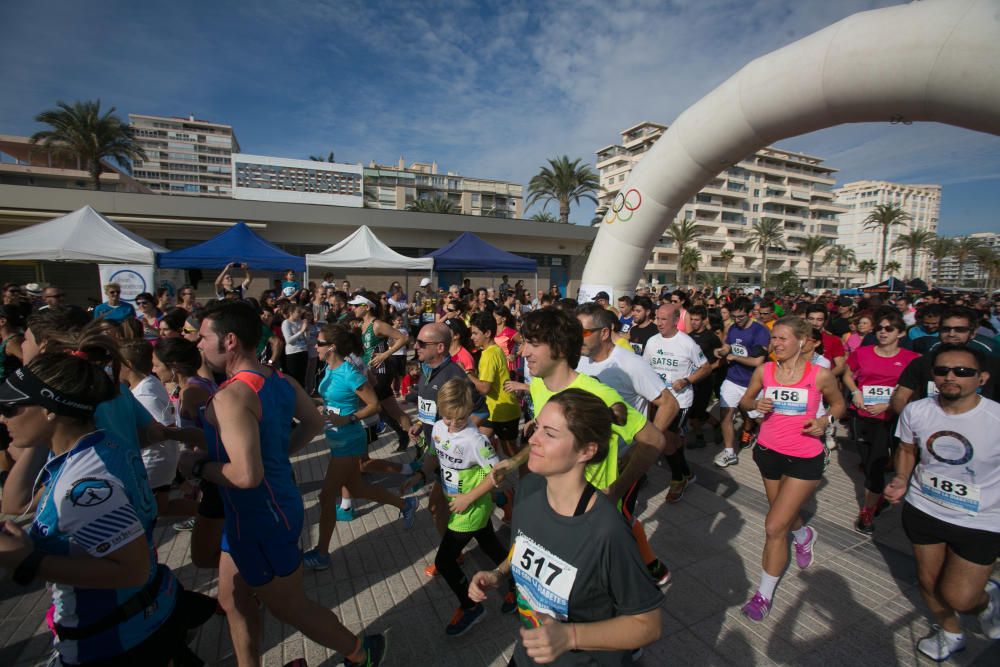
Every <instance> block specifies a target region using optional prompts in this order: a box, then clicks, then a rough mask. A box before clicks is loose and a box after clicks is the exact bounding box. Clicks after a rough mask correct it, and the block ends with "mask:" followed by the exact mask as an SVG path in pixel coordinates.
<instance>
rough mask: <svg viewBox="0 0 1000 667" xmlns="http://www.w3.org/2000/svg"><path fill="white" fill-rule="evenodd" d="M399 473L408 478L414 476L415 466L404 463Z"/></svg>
mask: <svg viewBox="0 0 1000 667" xmlns="http://www.w3.org/2000/svg"><path fill="white" fill-rule="evenodd" d="M399 472H401V473H403V474H404V475H406V476H407V477H409V476H410V475H412V474H413V466H412V465H410V464H409V463H404V464H403V465H402V467H401V468H400V470H399Z"/></svg>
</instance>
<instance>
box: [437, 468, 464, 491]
mask: <svg viewBox="0 0 1000 667" xmlns="http://www.w3.org/2000/svg"><path fill="white" fill-rule="evenodd" d="M441 485H442V486H444V492H445V493H447V494H448V495H449V496H457V495H458V494H459V493H461V492H462V488H461V485H460V484H459V477H458V471H457V470H455V469H454V468H446V467H445V466H441Z"/></svg>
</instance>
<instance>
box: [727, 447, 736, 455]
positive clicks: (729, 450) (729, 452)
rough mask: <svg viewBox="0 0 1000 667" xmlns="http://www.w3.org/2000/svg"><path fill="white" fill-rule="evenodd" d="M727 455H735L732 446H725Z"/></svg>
mask: <svg viewBox="0 0 1000 667" xmlns="http://www.w3.org/2000/svg"><path fill="white" fill-rule="evenodd" d="M726 455H727V456H736V449H735V448H734V447H726Z"/></svg>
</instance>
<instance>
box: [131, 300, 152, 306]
mask: <svg viewBox="0 0 1000 667" xmlns="http://www.w3.org/2000/svg"><path fill="white" fill-rule="evenodd" d="M150 303H151V302H149V301H136V302H135V305H137V306H148V305H149V304H150Z"/></svg>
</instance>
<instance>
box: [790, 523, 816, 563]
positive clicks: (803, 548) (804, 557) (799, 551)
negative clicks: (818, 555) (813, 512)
mask: <svg viewBox="0 0 1000 667" xmlns="http://www.w3.org/2000/svg"><path fill="white" fill-rule="evenodd" d="M806 530H808V531H809V539H808V540H806V541H805V543H804V544H799V543H798V542H796V541H795V540H792V544H794V545H795V564H796V565H798V566H799V569H800V570H804V569H806V568H807V567H809V566H810V565H812V562H813V545H814V544H816V537H817V535H818V533H817V532H816V531H815V530H814V529H813V527H812V526H806Z"/></svg>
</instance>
